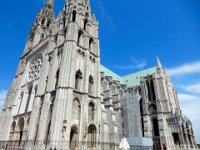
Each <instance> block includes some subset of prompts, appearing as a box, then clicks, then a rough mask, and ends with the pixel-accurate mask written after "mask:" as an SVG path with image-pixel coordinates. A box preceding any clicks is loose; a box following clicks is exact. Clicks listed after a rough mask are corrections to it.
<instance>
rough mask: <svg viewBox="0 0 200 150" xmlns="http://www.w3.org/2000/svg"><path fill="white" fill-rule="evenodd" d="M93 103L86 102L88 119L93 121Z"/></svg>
mask: <svg viewBox="0 0 200 150" xmlns="http://www.w3.org/2000/svg"><path fill="white" fill-rule="evenodd" d="M95 106H96V105H95V103H94V102H93V101H90V102H89V104H88V120H89V121H93V120H94V118H95Z"/></svg>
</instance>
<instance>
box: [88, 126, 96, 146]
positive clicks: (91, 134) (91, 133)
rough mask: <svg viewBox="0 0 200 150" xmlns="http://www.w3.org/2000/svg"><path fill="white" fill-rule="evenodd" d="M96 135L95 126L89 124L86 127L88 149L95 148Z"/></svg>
mask: <svg viewBox="0 0 200 150" xmlns="http://www.w3.org/2000/svg"><path fill="white" fill-rule="evenodd" d="M96 133H97V129H96V126H95V125H93V124H91V125H90V126H89V127H88V138H87V139H88V148H95V147H96Z"/></svg>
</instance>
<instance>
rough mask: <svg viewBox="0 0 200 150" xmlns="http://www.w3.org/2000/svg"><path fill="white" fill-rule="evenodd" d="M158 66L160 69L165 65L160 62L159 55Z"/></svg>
mask: <svg viewBox="0 0 200 150" xmlns="http://www.w3.org/2000/svg"><path fill="white" fill-rule="evenodd" d="M157 68H158V69H162V68H163V67H162V64H161V62H160V59H159V57H157Z"/></svg>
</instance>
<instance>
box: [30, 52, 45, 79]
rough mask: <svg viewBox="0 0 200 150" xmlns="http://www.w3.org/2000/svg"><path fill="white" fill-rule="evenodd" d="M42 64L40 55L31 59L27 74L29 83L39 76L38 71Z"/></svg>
mask: <svg viewBox="0 0 200 150" xmlns="http://www.w3.org/2000/svg"><path fill="white" fill-rule="evenodd" d="M42 62H43V58H42V55H41V54H40V55H37V56H36V57H35V58H33V60H32V61H31V63H30V66H29V72H28V80H29V81H30V80H33V79H35V78H36V77H37V76H38V75H39V73H40V70H41V68H42Z"/></svg>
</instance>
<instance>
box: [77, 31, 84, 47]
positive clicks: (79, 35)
mask: <svg viewBox="0 0 200 150" xmlns="http://www.w3.org/2000/svg"><path fill="white" fill-rule="evenodd" d="M83 33H84V32H83V31H82V30H79V31H78V39H77V43H78V45H82V43H83V35H84V34H83Z"/></svg>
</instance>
